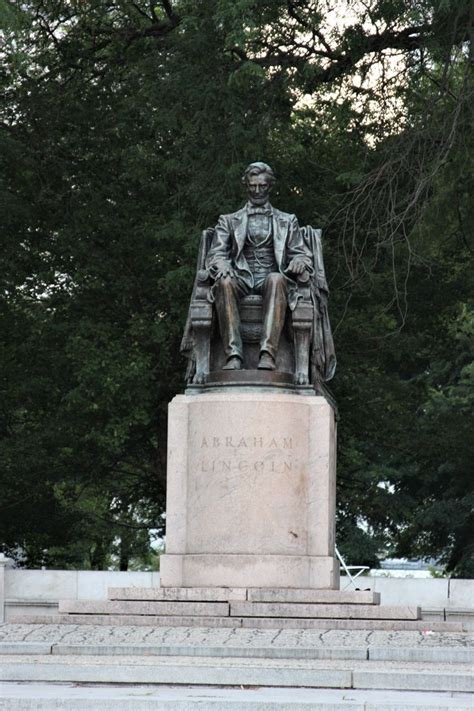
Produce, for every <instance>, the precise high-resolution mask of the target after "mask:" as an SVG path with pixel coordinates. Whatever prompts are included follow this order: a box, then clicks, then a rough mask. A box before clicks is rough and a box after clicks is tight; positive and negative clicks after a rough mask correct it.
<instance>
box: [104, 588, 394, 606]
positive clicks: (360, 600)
mask: <svg viewBox="0 0 474 711" xmlns="http://www.w3.org/2000/svg"><path fill="white" fill-rule="evenodd" d="M108 598H109V600H137V601H138V600H144V601H145V600H146V601H150V600H169V601H183V602H186V601H188V602H230V601H232V600H237V601H242V602H244V601H250V602H298V603H300V602H306V603H324V604H338V605H342V604H352V605H379V604H380V593H376V592H373V591H371V590H344V591H340V590H314V589H308V588H301V589H297V588H267V589H265V588H109V593H108Z"/></svg>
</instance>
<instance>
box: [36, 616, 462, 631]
mask: <svg viewBox="0 0 474 711" xmlns="http://www.w3.org/2000/svg"><path fill="white" fill-rule="evenodd" d="M43 619H44V618H43ZM231 619H235V620H238V619H241V623H242V624H241V626H242V627H252V628H257V629H287V628H295V629H321V630H323V629H326V630H334V629H338V630H393V631H402V630H419V631H423V632H425V631H440V632H463V631H464V629H463V626H462V624H459V623H455V622H430V623H429V624H427V623H426V622H424V621H422V620H369V619H366V620H341V619H339V620H337V619H330V618H328V619H324V618H321V619H310V618H298V617H294V618H285V617H278V618H272V617H243V618H238V617H235V618H234V617H233V618H231Z"/></svg>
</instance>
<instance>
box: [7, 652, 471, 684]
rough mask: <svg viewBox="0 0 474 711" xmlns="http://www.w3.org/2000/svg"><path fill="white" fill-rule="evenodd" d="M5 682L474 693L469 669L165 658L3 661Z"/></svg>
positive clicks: (51, 657) (14, 658)
mask: <svg viewBox="0 0 474 711" xmlns="http://www.w3.org/2000/svg"><path fill="white" fill-rule="evenodd" d="M0 680H2V681H22V682H29V681H36V682H37V681H54V682H75V683H102V684H103V683H114V684H206V685H217V686H254V685H255V686H281V687H285V686H286V687H288V686H290V687H301V686H304V687H313V688H320V687H325V688H338V689H344V688H345V689H398V690H402V689H403V690H426V689H429V690H430V691H458V692H472V691H474V677H473V674H472V666H471V665H466V664H465V665H457V666H456V668H455V670H452V669H450V668H449V667H448V665H447V664H445V663H440V664H437V665H435V664H426V663H401V662H370V661H356V660H355V661H346V660H332V661H329V660H314V659H311V660H308V659H298V660H289V659H283V660H280V659H256V658H252V659H242V658H219V659H215V658H212V657H199V658H197V657H195V656H193V657H165V656H140V657H137V656H133V657H129V656H123V657H122V656H120V657H118V656H115V657H114V656H105V657H103V656H72V655H70V656H68V655H65V656H59V655H49V656H29V655H28V656H18V655H14V656H8V655H6V656H4V657H2V658H1V659H0Z"/></svg>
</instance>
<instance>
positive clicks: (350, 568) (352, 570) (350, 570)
mask: <svg viewBox="0 0 474 711" xmlns="http://www.w3.org/2000/svg"><path fill="white" fill-rule="evenodd" d="M334 550H335V551H336V557H337V559H338V560H339V563H340V564H341V566H342V569H343V570H344V572H345V573H346V575H347V577H348V578H349V582H348V583H347V585H345V586H344V587H343V588H342V590H347V588H348V587H349V586H350V585H353V586H354V590H357V585H356V582H355V581H356V578H358V577H359V575H362V573H364V572H365V571H366V570H370V566H369V565H346V562H345V560H344V558H343V557H342V555H341V554H340V553H339V551H338V549H337V546H334Z"/></svg>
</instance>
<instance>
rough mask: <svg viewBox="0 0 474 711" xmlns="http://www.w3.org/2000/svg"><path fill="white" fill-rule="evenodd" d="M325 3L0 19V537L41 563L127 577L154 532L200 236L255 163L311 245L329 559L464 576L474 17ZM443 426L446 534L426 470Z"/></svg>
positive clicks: (66, 6)
mask: <svg viewBox="0 0 474 711" xmlns="http://www.w3.org/2000/svg"><path fill="white" fill-rule="evenodd" d="M330 5H331V6H334V3H331V4H330ZM337 9H338V11H339V12H338V13H334V12H333V13H331V12H330V9H329V8H328V4H327V3H326V2H325V1H323V0H318V1H317V2H309V1H306V0H295V1H293V2H290V1H288V2H287V1H286V0H285V1H284V0H277V1H275V0H272V2H269V1H267V0H263V1H262V2H258V3H255V2H250V0H239V1H238V2H230V1H227V0H226V1H222V0H220V1H217V0H211V1H210V2H207V1H206V2H201V1H199V2H194V1H193V2H191V1H190V0H179V1H178V0H176V2H168V1H167V0H162V1H161V2H157V3H151V4H150V3H148V2H144V1H142V0H139V1H138V2H130V1H128V0H115V1H114V2H112V1H111V2H103V1H102V0H100V1H99V0H93V1H92V2H89V3H81V2H76V1H73V0H71V2H58V1H57V0H47V1H46V2H45V1H42V2H39V0H31V1H30V2H25V3H22V4H21V5H19V4H17V3H13V2H8V1H7V0H4V1H3V3H2V4H1V6H0V17H1V18H2V19H3V23H4V25H5V45H4V50H3V54H4V57H3V58H4V60H5V61H4V63H3V67H4V68H3V71H2V75H1V81H2V87H3V90H4V95H5V102H4V104H5V110H4V116H3V120H2V124H1V127H2V130H1V132H0V140H1V142H2V156H3V166H2V171H1V175H2V187H1V200H2V214H4V215H5V216H6V219H5V225H4V232H3V235H2V250H3V263H4V265H5V268H4V271H3V274H2V287H1V298H2V302H1V311H0V319H1V324H2V332H3V333H4V334H5V339H4V343H3V345H2V349H1V351H0V359H1V361H0V362H1V366H0V367H1V373H2V378H1V388H2V397H1V401H2V412H1V424H0V427H1V433H2V435H1V442H0V461H1V464H2V467H1V469H2V478H3V482H2V483H3V484H4V486H3V487H2V489H3V491H5V492H6V494H5V496H4V499H3V501H2V507H1V510H2V516H1V517H0V519H1V523H0V539H1V540H3V542H4V545H5V546H7V547H8V548H9V549H10V550H15V549H16V548H17V547H20V548H21V549H22V550H23V551H25V552H26V555H27V562H28V563H29V564H30V565H39V564H41V563H42V562H44V560H45V556H46V558H48V556H49V558H48V562H49V564H54V563H55V562H56V564H61V565H65V564H71V565H90V566H92V567H102V566H104V565H106V564H107V556H108V555H110V552H111V551H112V549H113V548H114V546H115V545H116V544H117V543H119V544H120V546H121V549H122V550H121V556H119V557H121V565H122V567H126V566H127V564H128V562H129V560H130V556H131V555H132V553H131V551H132V549H133V548H134V546H135V547H136V548H138V549H140V550H141V551H144V552H143V555H146V554H147V553H146V550H145V549H146V541H145V543H144V537H145V538H146V532H147V531H158V532H160V531H161V530H162V528H163V519H162V517H161V516H162V512H163V509H164V487H165V481H164V479H165V477H164V474H165V465H166V408H167V403H168V401H169V400H170V399H171V397H172V396H173V395H174V394H175V393H176V392H178V391H179V390H181V389H182V387H183V381H182V377H183V371H184V364H183V363H182V362H181V361H180V360H179V357H178V347H179V341H180V336H181V330H182V325H183V322H184V316H185V311H186V308H187V301H188V298H189V284H190V282H191V279H192V275H193V269H194V261H195V253H196V249H197V240H198V236H199V233H200V230H201V229H202V228H203V227H204V226H207V225H212V224H214V223H215V221H216V218H217V215H218V213H219V212H222V211H226V210H231V209H234V208H235V205H236V204H238V202H239V200H240V193H239V177H240V173H241V171H242V169H243V167H244V166H245V165H246V164H247V163H248V162H249V161H251V160H255V159H264V160H267V161H268V162H270V163H271V164H272V165H273V166H274V168H275V169H276V172H277V174H278V175H279V178H280V180H279V183H278V188H277V190H278V192H277V195H276V197H275V202H276V203H278V205H279V206H281V208H282V209H287V210H290V211H294V212H296V213H297V214H298V216H299V217H300V220H301V221H302V222H307V223H311V224H314V225H321V226H323V227H324V228H325V254H326V261H327V271H328V273H329V274H330V275H332V280H331V292H332V293H331V316H332V321H333V322H334V324H335V325H336V338H337V342H336V344H337V349H338V354H339V361H340V367H339V375H338V376H337V380H336V381H335V386H334V387H335V393H336V396H337V399H338V402H339V408H340V414H341V420H340V454H339V470H338V476H339V537H340V543H341V548H342V549H344V547H345V546H346V547H347V549H348V550H349V545H352V552H351V553H352V554H353V555H354V556H355V555H357V556H358V557H359V559H360V560H370V561H371V562H373V561H374V551H375V550H376V549H377V548H378V547H379V546H382V545H385V546H386V545H389V544H390V545H392V546H396V545H399V546H400V551H404V552H406V553H415V552H416V553H417V554H425V555H445V557H446V560H447V562H448V564H449V566H450V567H451V568H454V567H456V566H459V565H460V564H461V562H462V561H463V560H465V559H466V555H467V551H468V550H469V545H470V543H469V542H468V540H467V539H468V535H469V534H468V533H463V531H464V528H463V526H464V523H463V522H466V516H465V513H463V512H465V511H466V507H467V506H468V504H469V494H468V491H467V488H468V487H469V486H470V485H469V483H468V482H466V475H465V473H464V472H465V466H466V464H465V463H466V462H467V461H468V460H467V449H466V448H465V446H464V444H462V446H461V443H464V439H461V438H460V437H458V433H459V432H460V431H461V430H460V429H459V423H460V422H464V417H465V414H464V413H465V410H466V407H467V405H466V401H467V398H468V394H467V388H468V385H469V382H468V376H469V371H466V370H465V367H466V366H465V365H464V362H465V358H466V352H465V350H464V342H465V339H464V337H462V336H461V335H460V334H462V333H465V328H466V326H465V324H466V323H467V320H466V319H468V316H467V307H466V306H465V307H463V306H462V304H467V302H468V299H469V293H468V276H469V275H468V271H467V267H466V265H465V264H464V261H463V260H465V257H466V255H467V254H468V253H469V249H470V246H469V244H470V234H469V232H468V229H469V228H468V226H469V225H470V224H472V220H469V213H468V210H469V209H470V208H469V207H468V204H469V203H468V197H469V182H470V181H471V182H472V163H468V162H467V161H466V160H465V150H464V146H465V143H466V141H467V136H468V133H469V125H470V121H471V120H472V114H471V113H470V98H471V97H472V85H471V83H470V79H469V73H468V69H467V67H468V64H469V61H468V60H469V52H472V41H471V37H472V10H471V8H470V5H469V4H468V3H467V2H464V0H462V2H437V1H436V2H428V0H417V1H413V2H409V3H406V2H398V0H391V1H390V2H385V1H384V2H382V0H369V2H363V3H362V2H360V3H359V2H356V3H351V4H350V5H349V4H348V3H343V2H341V3H340V4H339V6H338V8H337ZM440 224H442V225H443V229H442V230H441V229H440V227H439V225H440ZM433 274H435V275H436V281H433V277H432V275H433ZM433 303H435V304H436V308H437V310H436V311H435V312H433V308H432V305H433ZM463 308H464V310H463ZM454 324H457V325H454ZM453 329H454V330H453ZM456 329H457V330H456ZM440 334H442V337H440ZM456 334H457V335H456ZM453 342H455V343H456V344H457V345H456V348H457V350H456V354H457V355H456V357H455V358H453V353H452V343H453ZM461 392H462V395H460V393H461ZM443 413H444V414H443ZM451 423H458V424H457V425H456V427H454V426H453V429H452V430H451V428H448V429H449V431H450V434H449V437H448V439H449V441H450V442H451V443H452V445H450V446H449V447H447V448H446V450H445V451H444V453H443V457H444V458H443V459H442V461H443V462H444V465H443V466H444V468H443V467H441V469H442V471H444V472H445V471H448V470H449V471H452V472H454V474H453V475H452V480H453V481H457V482H459V486H454V487H453V489H452V491H451V493H450V500H449V501H450V503H449V506H450V507H451V508H452V509H453V508H456V507H458V509H457V510H458V511H459V523H458V524H457V527H456V531H457V533H455V534H453V532H452V530H450V527H449V525H448V524H447V522H448V521H449V516H445V524H444V527H441V526H440V523H439V521H440V516H441V514H439V515H437V514H436V510H439V511H442V510H447V508H446V507H445V508H443V497H444V493H445V491H446V488H445V486H444V479H443V476H444V475H443V474H442V471H440V473H439V475H438V476H437V477H433V476H432V466H433V461H434V460H435V459H436V458H437V457H439V456H440V446H441V445H439V444H438V442H439V438H438V437H436V436H435V434H436V431H437V428H438V427H440V426H441V425H442V426H443V427H447V425H448V424H451ZM421 440H422V441H423V442H424V443H425V444H424V447H423V452H422V454H423V456H421V454H420V448H419V442H420V441H421ZM428 443H429V446H428ZM458 455H459V456H458ZM428 499H429V500H430V501H432V507H431V508H430V509H429V511H430V512H431V513H429V512H428V509H427V513H426V516H424V517H423V516H420V515H419V513H420V506H419V505H420V501H426V500H428ZM461 501H462V505H460V502H461ZM437 506H438V509H437V508H436V507H437ZM436 516H438V517H437V518H436ZM360 525H362V526H363V527H364V530H365V531H366V533H365V534H364V535H362V534H361V533H360V530H361V529H360ZM441 530H443V531H444V533H443V534H441ZM467 530H468V529H466V531H467ZM144 532H145V533H144ZM357 541H359V543H357ZM45 550H46V551H47V552H46V553H45V552H44V551H45ZM127 551H128V553H127ZM456 551H459V553H456ZM462 565H463V566H464V563H462ZM465 569H466V567H465Z"/></svg>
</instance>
